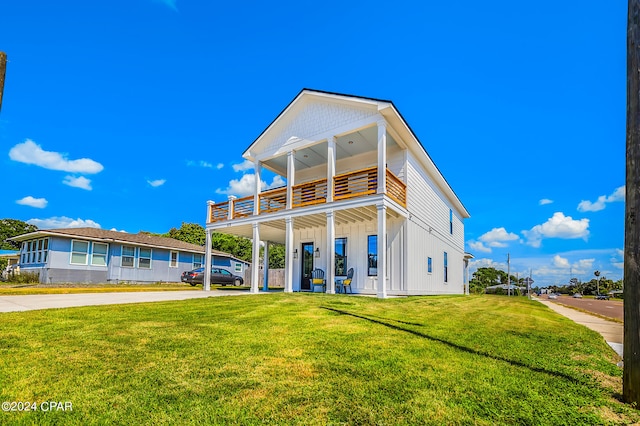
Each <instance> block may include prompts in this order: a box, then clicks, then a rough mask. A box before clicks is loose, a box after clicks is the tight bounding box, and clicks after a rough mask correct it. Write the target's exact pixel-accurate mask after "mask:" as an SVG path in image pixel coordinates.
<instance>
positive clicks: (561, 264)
mask: <svg viewBox="0 0 640 426" xmlns="http://www.w3.org/2000/svg"><path fill="white" fill-rule="evenodd" d="M553 266H555V267H556V268H568V267H569V259H566V258H564V257H561V256H560V255H559V254H556V255H555V256H553Z"/></svg>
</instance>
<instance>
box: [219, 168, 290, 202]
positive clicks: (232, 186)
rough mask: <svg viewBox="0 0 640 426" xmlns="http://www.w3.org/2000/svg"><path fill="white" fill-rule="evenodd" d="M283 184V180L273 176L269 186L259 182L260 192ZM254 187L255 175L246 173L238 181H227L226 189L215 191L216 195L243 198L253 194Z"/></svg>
mask: <svg viewBox="0 0 640 426" xmlns="http://www.w3.org/2000/svg"><path fill="white" fill-rule="evenodd" d="M284 184H285V182H284V180H283V179H282V177H281V176H280V175H276V176H274V178H273V180H272V181H271V183H270V184H267V183H266V182H265V181H261V183H260V188H261V190H263V191H264V190H267V189H272V188H277V187H280V186H283V185H284ZM255 185H256V175H255V174H252V173H247V174H246V175H243V176H242V177H241V178H240V179H232V180H231V181H229V186H228V187H227V189H220V188H218V189H216V193H218V194H226V195H235V196H238V197H245V196H247V195H251V194H253V191H254V189H255Z"/></svg>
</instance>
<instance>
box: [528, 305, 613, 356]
mask: <svg viewBox="0 0 640 426" xmlns="http://www.w3.org/2000/svg"><path fill="white" fill-rule="evenodd" d="M534 300H537V301H538V302H540V303H542V304H544V305H547V306H548V307H549V308H550V309H553V310H554V311H556V312H557V313H559V314H560V315H563V316H565V317H567V318H569V319H570V320H572V321H574V322H577V323H578V324H581V325H584V326H585V327H587V328H590V329H591V330H594V331H597V332H598V333H600V334H601V335H602V337H604V340H605V341H606V342H607V343H608V344H609V346H611V348H612V349H613V350H614V351H616V353H617V354H618V355H620V357H622V349H623V347H622V343H623V342H624V325H623V324H621V323H618V322H615V321H608V320H606V319H603V318H600V317H596V316H594V315H589V314H586V313H584V312H580V311H577V310H575V309H571V308H567V307H564V306H562V305H559V304H557V303H554V302H550V301H548V300H542V299H535V298H534Z"/></svg>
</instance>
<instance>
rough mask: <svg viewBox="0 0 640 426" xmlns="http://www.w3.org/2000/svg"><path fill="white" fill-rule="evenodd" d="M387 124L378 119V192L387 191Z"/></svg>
mask: <svg viewBox="0 0 640 426" xmlns="http://www.w3.org/2000/svg"><path fill="white" fill-rule="evenodd" d="M386 175H387V124H386V123H385V122H384V120H380V121H378V194H385V193H386V192H387V180H386Z"/></svg>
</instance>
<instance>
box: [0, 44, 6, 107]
mask: <svg viewBox="0 0 640 426" xmlns="http://www.w3.org/2000/svg"><path fill="white" fill-rule="evenodd" d="M6 72H7V54H6V53H4V52H0V110H2V93H3V92H4V76H5V74H6Z"/></svg>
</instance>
